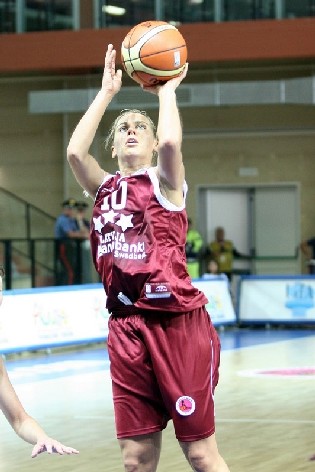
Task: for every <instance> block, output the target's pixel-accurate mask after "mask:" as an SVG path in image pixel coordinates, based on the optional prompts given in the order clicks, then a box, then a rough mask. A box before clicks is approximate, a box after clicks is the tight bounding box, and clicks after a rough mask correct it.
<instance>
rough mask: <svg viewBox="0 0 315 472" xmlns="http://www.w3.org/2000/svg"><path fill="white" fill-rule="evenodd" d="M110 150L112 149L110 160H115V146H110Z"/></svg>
mask: <svg viewBox="0 0 315 472" xmlns="http://www.w3.org/2000/svg"><path fill="white" fill-rule="evenodd" d="M111 149H112V159H116V157H117V154H116V151H115V146H112V147H111Z"/></svg>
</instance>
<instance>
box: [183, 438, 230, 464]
mask: <svg viewBox="0 0 315 472" xmlns="http://www.w3.org/2000/svg"><path fill="white" fill-rule="evenodd" d="M182 447H183V446H182ZM183 450H184V452H185V455H186V458H187V460H188V462H189V463H190V465H191V466H192V468H193V470H194V471H195V472H218V471H219V470H221V469H220V460H221V458H220V455H219V453H218V449H217V447H216V443H215V442H214V441H213V440H209V439H208V440H202V441H197V442H193V443H189V445H188V444H187V445H186V447H185V446H184V447H183Z"/></svg>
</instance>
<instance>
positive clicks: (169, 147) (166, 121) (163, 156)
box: [142, 64, 188, 206]
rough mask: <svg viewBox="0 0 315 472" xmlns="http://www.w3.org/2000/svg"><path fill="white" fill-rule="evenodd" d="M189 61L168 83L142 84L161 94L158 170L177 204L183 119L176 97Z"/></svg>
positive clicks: (164, 188) (165, 190)
mask: <svg viewBox="0 0 315 472" xmlns="http://www.w3.org/2000/svg"><path fill="white" fill-rule="evenodd" d="M187 69H188V64H186V67H185V69H184V71H183V73H182V74H181V75H180V76H178V77H175V78H174V79H171V80H169V81H168V82H166V83H165V84H164V85H156V86H152V87H151V86H150V87H147V86H142V88H143V89H144V90H147V91H148V92H151V93H155V94H156V95H158V98H159V119H158V126H157V137H158V162H157V174H158V178H159V180H160V186H161V191H162V193H163V194H164V196H165V197H166V198H167V199H168V200H169V201H170V202H172V203H174V204H175V205H177V206H181V205H182V204H183V183H184V178H185V169H184V165H183V156H182V151H181V146H182V123H181V119H180V115H179V110H178V106H177V100H176V89H177V87H178V86H179V84H180V83H181V81H182V80H183V79H184V78H185V77H186V74H187Z"/></svg>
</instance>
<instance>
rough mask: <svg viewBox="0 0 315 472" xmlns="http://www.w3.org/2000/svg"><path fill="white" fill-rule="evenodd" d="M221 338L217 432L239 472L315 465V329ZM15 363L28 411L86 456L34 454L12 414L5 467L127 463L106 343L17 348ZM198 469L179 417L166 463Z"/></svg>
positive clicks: (178, 469)
mask: <svg viewBox="0 0 315 472" xmlns="http://www.w3.org/2000/svg"><path fill="white" fill-rule="evenodd" d="M220 336H221V340H222V357H221V371H220V375H221V378H220V384H219V386H218V388H217V390H216V418H217V433H216V434H217V441H218V444H219V449H220V450H221V453H222V455H223V456H224V458H225V460H226V462H227V463H228V464H229V467H230V470H231V472H266V471H268V472H302V471H303V472H304V471H305V472H308V471H309V472H310V471H313V472H314V471H315V461H311V460H310V458H311V456H313V455H315V332H314V331H313V332H312V331H308V332H305V331H303V332H302V331H301V332H300V331H297V330H291V331H289V330H288V331H285V332H279V331H277V330H275V331H274V332H273V330H271V331H270V332H268V333H264V332H258V333H257V330H256V331H250V330H248V331H246V332H245V333H244V332H243V333H240V332H239V331H236V332H228V333H227V332H222V333H220ZM242 337H243V340H242ZM6 365H7V368H8V371H9V375H10V377H11V380H12V383H13V384H14V386H15V389H16V391H17V393H18V395H19V397H20V399H21V400H22V402H23V404H24V406H25V407H26V409H27V410H28V412H29V413H30V414H32V415H33V416H34V417H36V418H37V419H38V420H39V421H40V423H41V424H42V425H43V426H44V427H45V429H46V430H47V432H48V433H49V434H50V435H51V436H54V437H56V438H57V439H59V440H60V441H62V442H63V443H64V444H67V445H71V446H73V447H76V448H77V449H79V450H80V455H79V456H56V455H53V456H48V455H41V456H39V457H38V458H36V459H31V458H30V453H31V446H30V445H28V444H26V443H24V442H23V441H21V440H20V439H19V438H18V437H17V436H16V435H15V434H14V432H13V431H12V430H11V428H10V426H9V425H8V424H7V422H6V420H5V418H4V417H3V415H2V416H1V418H0V438H1V439H0V472H20V471H22V470H23V472H43V471H44V472H57V471H58V472H63V471H65V472H69V471H76V472H83V471H84V472H85V471H91V472H93V471H97V472H99V471H112V472H116V471H122V470H123V468H122V463H121V458H120V451H119V448H118V445H117V442H116V439H115V431H114V419H113V409H112V403H111V388H110V378H109V371H108V367H109V364H108V358H107V353H106V349H103V347H101V346H91V347H89V348H85V349H82V348H81V349H80V350H77V351H74V350H71V351H68V352H63V353H53V354H51V355H45V354H37V355H36V356H32V357H29V356H20V357H16V356H15V357H14V358H12V359H9V358H8V359H7V360H6ZM190 470H191V469H190V468H189V466H188V465H187V463H186V461H185V460H184V458H183V456H182V453H181V451H180V448H179V446H178V444H177V442H176V440H175V439H174V435H173V430H172V425H171V424H169V426H168V428H167V429H166V431H165V432H164V435H163V448H162V455H161V461H160V465H159V468H158V471H159V472H186V471H190Z"/></svg>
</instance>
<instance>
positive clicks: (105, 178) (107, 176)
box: [94, 174, 114, 203]
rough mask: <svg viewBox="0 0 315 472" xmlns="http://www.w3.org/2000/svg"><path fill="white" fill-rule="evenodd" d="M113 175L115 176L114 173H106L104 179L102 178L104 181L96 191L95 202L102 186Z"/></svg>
mask: <svg viewBox="0 0 315 472" xmlns="http://www.w3.org/2000/svg"><path fill="white" fill-rule="evenodd" d="M112 177H114V176H113V174H106V175H105V177H104V179H103V180H102V182H101V184H100V186H99V187H98V189H97V192H96V194H95V198H94V203H95V201H96V198H97V196H98V193H99V191H100V189H101V187H102V186H103V185H104V183H105V182H106V181H107V180H109V179H111V178H112Z"/></svg>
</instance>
